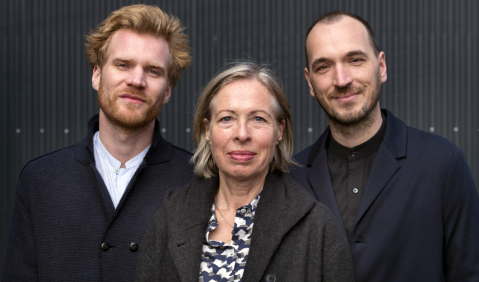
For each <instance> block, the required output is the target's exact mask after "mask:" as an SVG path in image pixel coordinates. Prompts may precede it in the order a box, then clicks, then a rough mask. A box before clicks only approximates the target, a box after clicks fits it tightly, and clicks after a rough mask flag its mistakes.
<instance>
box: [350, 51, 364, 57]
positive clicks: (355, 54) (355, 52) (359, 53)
mask: <svg viewBox="0 0 479 282" xmlns="http://www.w3.org/2000/svg"><path fill="white" fill-rule="evenodd" d="M358 55H359V56H364V57H367V56H368V54H366V53H365V52H363V51H361V50H354V51H349V52H348V53H347V54H346V56H347V57H353V56H358Z"/></svg>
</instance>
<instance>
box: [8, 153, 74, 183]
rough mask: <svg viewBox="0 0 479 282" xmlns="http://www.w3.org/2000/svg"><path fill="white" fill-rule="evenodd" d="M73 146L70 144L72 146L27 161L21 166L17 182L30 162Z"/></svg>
mask: <svg viewBox="0 0 479 282" xmlns="http://www.w3.org/2000/svg"><path fill="white" fill-rule="evenodd" d="M74 146H75V144H72V145H70V146H67V147H63V148H60V149H57V150H55V151H52V152H50V153H46V154H43V155H41V156H38V157H36V158H34V159H31V160H29V161H28V162H27V163H26V164H25V165H24V166H23V168H22V171H21V172H20V175H19V176H18V179H17V181H18V180H19V179H20V177H21V176H22V174H23V171H24V170H25V168H26V167H27V166H28V165H29V164H30V163H32V162H34V161H36V160H38V159H41V158H43V157H46V156H48V155H51V154H54V153H56V152H59V151H62V150H66V149H68V148H70V147H74Z"/></svg>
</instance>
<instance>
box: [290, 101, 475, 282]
mask: <svg viewBox="0 0 479 282" xmlns="http://www.w3.org/2000/svg"><path fill="white" fill-rule="evenodd" d="M383 113H384V114H385V115H386V116H387V127H386V133H385V136H384V139H383V141H382V143H381V146H380V148H379V151H378V153H377V156H376V159H375V161H374V165H373V167H372V170H371V173H370V175H369V178H368V182H367V184H366V187H365V190H364V194H363V197H362V200H361V204H360V206H359V209H358V212H357V215H356V220H355V223H354V226H353V229H352V232H351V235H350V239H349V244H350V246H351V252H352V255H353V261H354V270H355V276H356V279H357V281H358V282H366V281H367V282H383V281H389V282H394V281H397V282H404V281H418V282H423V281H464V282H465V281H470V282H473V281H476V282H477V281H479V198H478V194H477V191H476V188H475V185H474V181H473V179H472V175H471V172H470V170H469V167H468V165H467V163H466V161H465V159H464V155H463V154H462V151H461V150H460V149H459V148H458V147H456V146H454V145H453V144H451V143H450V142H449V141H447V140H446V139H444V138H442V137H439V136H437V135H434V134H430V133H426V132H423V131H420V130H417V129H414V128H411V127H409V126H406V125H405V124H404V123H403V122H402V121H400V120H399V119H398V118H396V117H395V116H393V115H392V114H391V113H390V112H389V111H387V110H383ZM329 136H330V130H329V128H328V129H326V131H325V132H324V134H323V135H321V137H319V139H318V141H316V143H314V144H313V145H312V146H310V147H308V148H307V149H305V150H304V151H302V152H300V153H299V154H298V155H296V156H295V157H294V158H295V159H296V160H297V161H298V162H299V163H300V164H301V165H302V167H301V168H295V169H293V170H292V172H291V174H292V176H293V178H294V179H295V180H296V181H298V182H299V183H300V184H301V185H302V186H303V187H304V188H305V189H306V190H307V191H308V192H310V193H311V194H312V195H313V196H315V198H316V199H318V200H319V201H320V202H321V203H323V204H325V205H326V206H328V207H329V208H330V209H331V211H333V213H334V215H335V216H336V219H337V221H338V222H339V223H340V224H341V226H342V227H343V231H344V226H343V223H342V220H341V215H340V213H339V209H338V205H337V204H336V198H335V195H334V191H333V186H332V184H331V177H330V175H329V169H328V163H327V152H326V149H325V144H326V140H328V138H329ZM344 234H345V233H344Z"/></svg>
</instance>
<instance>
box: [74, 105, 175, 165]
mask: <svg viewBox="0 0 479 282" xmlns="http://www.w3.org/2000/svg"><path fill="white" fill-rule="evenodd" d="M98 130H99V115H98V114H96V115H94V116H92V117H91V118H90V120H89V121H88V135H87V137H85V138H84V139H83V140H81V141H80V142H78V143H77V144H76V145H75V158H76V159H77V160H78V161H79V162H81V163H83V164H85V165H90V164H92V163H93V162H94V153H93V152H94V151H93V135H94V134H95V132H97V131H98ZM171 150H172V148H171V144H170V143H169V142H168V141H166V140H165V139H163V138H162V137H161V134H160V123H159V122H158V120H155V129H154V133H153V139H152V141H151V146H150V149H149V150H148V153H147V154H146V156H145V161H146V163H160V162H164V161H168V160H170V156H171Z"/></svg>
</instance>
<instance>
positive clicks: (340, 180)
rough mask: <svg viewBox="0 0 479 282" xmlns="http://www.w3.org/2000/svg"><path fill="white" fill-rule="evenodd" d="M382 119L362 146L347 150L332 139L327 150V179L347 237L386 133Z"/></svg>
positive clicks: (384, 122)
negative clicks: (377, 129) (372, 134)
mask: <svg viewBox="0 0 479 282" xmlns="http://www.w3.org/2000/svg"><path fill="white" fill-rule="evenodd" d="M381 115H382V118H383V121H382V124H381V128H380V129H379V131H378V132H377V133H376V134H375V135H374V136H373V137H372V138H371V139H369V140H368V141H366V142H364V143H363V144H361V145H358V146H356V147H354V148H347V147H344V146H343V145H341V144H339V143H338V142H337V141H336V140H334V138H333V137H332V136H331V138H330V139H329V141H328V144H327V146H326V148H327V151H328V167H329V175H330V176H331V182H332V184H333V189H334V195H335V196H336V202H337V204H338V207H339V212H340V213H341V218H342V220H343V224H344V228H345V229H346V233H347V235H348V237H349V235H350V233H351V229H352V228H353V224H354V220H355V218H356V213H357V211H358V209H359V204H360V203H361V198H362V196H363V192H364V189H365V188H366V183H367V182H368V177H369V173H370V172H371V169H372V167H373V164H374V159H375V158H376V154H377V152H378V150H379V146H380V145H381V142H382V140H383V137H384V133H385V132H386V117H385V116H384V115H383V114H381Z"/></svg>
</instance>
